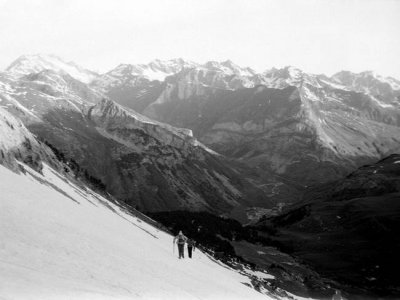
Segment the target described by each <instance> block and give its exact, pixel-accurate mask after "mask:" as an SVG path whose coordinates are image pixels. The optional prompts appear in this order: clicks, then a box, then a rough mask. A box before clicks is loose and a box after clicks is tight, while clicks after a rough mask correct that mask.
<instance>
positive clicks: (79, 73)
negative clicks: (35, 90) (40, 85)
mask: <svg viewBox="0 0 400 300" xmlns="http://www.w3.org/2000/svg"><path fill="white" fill-rule="evenodd" d="M43 70H51V71H54V72H57V73H64V74H65V73H66V74H68V75H70V76H72V77H73V78H75V79H76V80H79V81H81V82H83V83H89V82H91V81H92V80H93V79H95V78H96V77H97V76H98V74H97V73H95V72H93V71H89V70H87V69H84V68H82V67H80V66H78V65H77V64H75V63H73V62H65V61H64V60H62V59H61V58H59V57H58V56H55V55H49V54H47V55H46V54H33V55H22V56H20V57H19V58H17V59H16V60H15V61H14V62H13V63H11V65H9V66H8V68H7V69H6V71H7V72H10V73H12V74H14V75H16V76H23V75H28V74H32V73H39V72H41V71H43Z"/></svg>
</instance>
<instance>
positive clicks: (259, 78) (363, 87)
mask: <svg viewBox="0 0 400 300" xmlns="http://www.w3.org/2000/svg"><path fill="white" fill-rule="evenodd" d="M232 64H233V63H232ZM224 65H226V63H216V62H209V63H206V64H204V65H201V66H196V67H192V68H186V69H183V70H181V71H180V72H178V73H177V74H175V75H172V76H169V77H167V78H166V80H165V81H164V82H163V83H158V82H152V83H150V82H149V81H145V80H143V79H140V78H139V77H136V78H135V82H138V84H137V85H136V84H135V82H131V84H130V86H131V87H130V91H132V93H131V92H130V91H127V90H124V88H125V87H124V85H123V86H119V85H115V86H112V87H111V89H110V90H109V91H108V92H107V89H106V90H105V91H106V93H108V95H109V96H110V97H111V98H112V99H113V100H115V101H116V102H119V103H121V104H123V105H125V106H128V107H131V108H133V109H135V110H137V111H139V112H142V113H143V114H145V115H147V116H149V117H151V118H152V119H156V120H159V121H162V122H166V123H169V124H172V125H174V126H178V127H184V128H189V129H192V130H193V133H194V136H195V137H196V138H198V139H199V140H200V141H201V142H203V143H204V144H206V145H207V146H209V147H210V148H212V149H214V150H216V151H217V152H219V153H221V154H224V155H226V156H228V157H232V158H235V159H239V160H241V161H243V162H245V163H247V164H248V165H250V166H252V167H260V168H261V169H263V170H264V172H266V173H269V174H271V173H275V174H276V175H278V176H281V177H282V178H283V179H282V180H276V181H275V182H277V183H280V186H281V187H284V186H286V185H287V182H289V181H290V182H292V181H295V182H297V183H299V184H300V185H311V184H314V183H319V182H326V181H329V180H332V179H336V178H339V177H340V176H342V175H344V174H345V173H346V172H349V171H350V170H351V169H352V168H354V167H357V166H360V165H362V164H363V163H366V162H370V161H372V160H376V159H379V158H381V157H382V156H384V155H386V154H390V153H394V152H396V151H398V149H399V148H400V134H399V126H400V101H399V97H400V90H399V89H398V86H397V84H396V82H397V81H396V80H395V79H390V78H384V77H381V76H377V75H374V76H375V77H373V78H369V77H368V76H367V75H365V74H364V75H362V74H361V75H357V74H352V73H349V74H350V75H349V76H350V77H352V78H353V79H351V80H350V79H349V80H348V81H346V80H345V79H344V77H343V76H341V75H340V74H336V75H335V76H334V77H332V78H329V77H327V76H324V75H313V74H307V73H305V72H303V71H301V70H299V69H296V68H294V67H285V68H283V69H271V70H269V71H266V72H264V73H262V74H256V73H255V72H253V71H248V72H244V71H243V72H240V71H237V72H234V71H233V70H232V69H231V68H226V67H224ZM371 76H372V75H371ZM358 77H360V78H361V77H362V78H364V79H365V80H359V79H357V78H358ZM368 78H369V79H368ZM351 82H357V84H350V83H351ZM123 90H124V91H126V93H124V94H123V96H121V94H119V92H118V91H123ZM260 172H261V173H262V172H263V171H261V170H260ZM285 180H286V182H285ZM282 183H283V185H282ZM278 189H279V188H278ZM275 190H276V189H275Z"/></svg>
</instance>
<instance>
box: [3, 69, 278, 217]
mask: <svg viewBox="0 0 400 300" xmlns="http://www.w3.org/2000/svg"><path fill="white" fill-rule="evenodd" d="M101 97H102V95H101V93H99V92H98V91H96V90H94V89H93V88H91V87H89V86H87V85H86V84H84V83H82V82H80V81H78V80H76V79H74V78H72V77H71V76H70V75H69V74H64V73H60V72H55V71H53V70H43V71H40V72H39V73H32V74H28V75H24V76H22V77H19V78H16V77H15V76H14V75H13V74H10V73H9V72H5V73H1V74H0V100H1V102H0V105H2V106H4V107H6V108H7V110H8V111H9V112H10V113H12V114H13V115H15V116H17V117H18V118H20V119H21V120H23V121H24V123H25V124H26V125H27V126H29V129H30V130H32V131H33V132H34V133H35V134H36V135H37V136H39V137H40V138H42V139H44V140H46V141H48V142H50V143H51V144H53V145H55V146H56V147H57V148H58V149H61V151H62V152H63V153H64V154H65V155H67V156H68V157H71V158H73V159H74V160H76V161H77V162H79V163H80V164H82V165H83V166H84V167H85V168H86V169H88V170H89V171H90V172H91V173H92V174H94V175H95V176H96V177H98V178H100V179H101V180H102V181H103V182H104V183H105V184H106V186H107V188H108V191H109V192H110V193H112V194H113V195H115V196H117V197H118V198H119V199H122V200H123V201H126V202H128V203H130V204H131V205H133V206H138V207H140V208H142V209H145V210H148V211H157V210H170V209H182V208H187V209H193V210H199V209H207V210H210V211H215V212H217V211H218V212H229V211H230V210H231V209H232V208H233V207H236V206H241V205H246V206H247V205H249V204H251V203H253V204H254V203H258V205H261V206H267V207H269V206H271V205H272V203H271V202H269V201H264V200H263V198H264V197H263V192H262V191H261V190H260V189H258V188H257V187H255V186H254V185H253V184H252V183H250V182H248V181H246V179H242V178H240V175H239V173H238V172H237V171H236V170H235V169H234V168H233V167H231V166H230V163H229V162H228V161H226V160H225V159H224V158H223V157H221V156H219V155H218V154H216V153H215V152H214V151H212V150H210V149H209V148H207V147H206V146H204V145H202V144H201V143H200V142H199V141H198V140H197V139H196V138H194V137H193V135H192V132H191V130H189V129H183V128H176V127H173V126H171V125H168V124H165V123H161V122H158V121H154V120H151V119H149V118H148V117H145V116H143V115H140V114H138V113H136V112H135V111H132V110H129V109H128V108H123V107H121V106H119V105H117V104H116V103H113V102H112V101H109V100H106V99H103V100H100V99H101ZM95 103H97V104H95ZM88 153H90V155H88ZM194 174H196V176H193V175H194ZM132 182H135V184H132Z"/></svg>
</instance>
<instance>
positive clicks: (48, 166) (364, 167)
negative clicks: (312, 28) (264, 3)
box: [0, 55, 400, 299]
mask: <svg viewBox="0 0 400 300" xmlns="http://www.w3.org/2000/svg"><path fill="white" fill-rule="evenodd" d="M399 127H400V81H398V80H396V79H394V78H391V77H383V76H380V75H378V74H376V73H374V72H372V71H365V72H361V73H352V72H349V71H341V72H338V73H336V74H334V75H333V76H330V77H329V76H326V75H322V74H319V75H316V74H309V73H306V72H304V71H302V70H299V69H297V68H295V67H290V66H289V67H284V68H281V69H277V68H273V69H270V70H267V71H265V72H261V73H259V72H256V71H255V70H253V69H251V68H248V67H241V66H238V65H236V64H235V63H233V62H232V61H230V60H227V61H224V62H216V61H209V62H206V63H204V64H199V63H195V62H191V61H186V60H183V59H173V60H169V61H161V60H155V61H153V62H150V63H148V64H137V65H132V64H120V65H119V66H117V67H116V68H115V69H113V70H110V71H109V72H106V73H102V74H101V73H98V72H93V71H90V70H88V69H86V68H83V67H81V66H78V65H77V64H75V63H72V62H66V61H64V60H62V59H61V58H59V57H57V56H54V55H24V56H21V57H20V58H18V59H16V60H15V61H14V62H12V63H11V64H10V66H9V67H8V68H6V69H5V70H4V71H2V72H0V164H1V165H2V166H0V172H1V174H0V175H1V176H2V178H3V179H2V182H4V184H3V187H2V189H3V188H4V189H7V191H8V194H6V200H7V201H4V202H2V203H1V204H2V205H4V209H2V210H0V213H2V216H4V217H5V218H6V219H7V218H8V219H7V220H9V221H6V223H5V225H2V228H6V229H7V230H3V231H4V232H6V233H7V234H8V235H7V236H6V237H5V239H4V240H7V241H9V243H11V244H13V243H15V241H16V240H15V237H13V236H12V235H11V234H9V233H10V232H13V229H10V228H11V227H10V226H11V225H10V226H9V224H14V223H15V224H17V223H18V224H20V227H18V228H21V230H23V231H27V230H28V229H27V228H28V227H27V226H26V224H25V223H24V222H22V221H21V220H22V218H23V217H22V214H20V215H18V216H16V215H13V213H12V211H13V210H14V209H16V210H19V211H22V210H29V213H31V214H28V216H29V217H30V218H31V219H38V220H41V221H40V222H38V223H37V224H36V225H37V226H39V227H40V226H44V227H46V226H47V227H49V226H50V225H51V224H50V223H46V222H48V221H49V220H48V219H45V218H44V219H43V220H42V219H41V218H38V216H41V215H42V211H45V210H46V205H48V207H50V208H51V210H49V211H50V212H51V213H50V215H49V216H50V217H51V218H53V217H54V216H58V217H60V216H61V215H62V217H60V218H61V219H60V220H61V221H60V222H58V221H57V222H53V223H54V224H56V227H55V228H56V229H57V228H65V226H67V227H68V228H69V227H71V226H72V227H73V224H72V223H74V221H72V222H71V220H74V218H75V217H74V218H72V219H71V220H69V219H68V218H65V216H64V215H63V214H62V213H61V210H63V209H66V211H70V212H73V213H74V214H77V216H78V217H77V219H76V220H78V222H79V223H82V224H83V226H84V227H85V229H84V230H85V232H86V233H85V234H87V233H88V232H89V233H90V234H89V237H90V239H89V240H90V243H89V244H93V243H96V242H95V240H97V239H96V238H95V237H93V236H92V233H93V232H91V229H90V228H92V227H91V226H92V224H100V223H96V222H101V221H95V219H96V217H94V215H95V211H98V212H99V216H101V218H100V219H99V220H102V219H104V220H107V222H111V223H112V224H114V223H113V222H114V221H115V220H114V219H113V218H112V217H110V216H109V215H108V213H111V214H117V215H118V218H119V219H118V220H119V221H118V222H116V223H115V224H119V225H116V226H117V227H118V228H122V229H121V230H124V229H123V228H125V227H124V226H122V225H121V224H120V223H119V222H120V221H121V220H120V219H121V218H120V217H121V216H122V217H123V219H125V220H130V221H129V224H133V225H135V227H138V228H139V231H140V230H141V229H142V231H143V229H144V227H146V230H148V231H151V232H153V231H154V230H155V229H154V228H150V227H148V226H147V225H145V226H144V227H143V226H141V225H143V224H140V223H141V222H142V221H143V220H144V219H145V220H146V221H145V222H150V223H151V224H153V225H155V226H161V225H160V224H157V223H156V222H155V221H154V220H150V219H148V218H146V217H145V216H144V215H143V214H141V213H139V212H138V210H140V211H144V212H149V213H150V212H151V213H152V215H153V216H158V217H160V218H161V219H162V218H165V219H166V220H167V221H165V222H167V223H168V224H167V225H166V226H169V225H171V226H172V227H171V228H175V227H176V228H175V229H177V228H178V227H179V226H181V225H180V224H181V223H179V222H177V221H176V220H175V217H174V216H185V218H182V220H184V221H185V222H186V221H187V222H189V223H190V222H192V223H190V224H194V223H193V222H194V220H196V222H199V224H197V223H196V224H197V225H196V227H193V228H191V232H192V234H193V235H195V234H197V235H200V236H201V237H202V238H203V240H204V243H210V245H213V243H214V244H216V245H219V246H220V247H222V249H230V250H229V251H231V254H232V255H234V256H233V257H234V259H233V260H232V261H231V262H230V263H231V264H232V265H231V266H235V260H236V259H240V257H239V256H238V255H240V256H242V258H243V257H244V259H245V260H247V261H248V262H249V263H252V264H256V265H257V266H258V267H259V268H261V267H262V270H267V269H268V270H271V272H272V274H274V276H277V278H276V280H275V281H274V282H275V284H277V286H279V288H280V289H283V290H290V291H292V292H294V291H298V292H299V291H301V294H304V296H309V295H312V294H313V293H312V292H313V291H314V292H318V293H317V294H315V295H324V296H326V295H330V294H331V292H332V290H331V288H335V287H342V288H343V289H344V290H345V291H346V292H347V293H348V294H349V295H352V296H354V297H356V296H357V295H360V294H361V296H360V297H361V298H360V299H366V298H365V297H366V295H367V296H368V297H372V298H374V297H375V296H377V295H379V296H382V295H383V296H393V295H398V292H399V288H398V287H399V286H400V284H399V282H398V281H397V280H396V278H394V277H391V275H390V274H391V273H393V272H395V271H396V270H397V261H398V259H397V257H396V253H397V250H398V249H399V248H400V245H399V241H398V238H397V236H398V233H399V232H398V229H397V228H398V215H399V212H398V203H397V202H398V201H397V200H398V193H399V170H398V168H399V166H400V164H399V162H400V157H399V154H398V153H400V131H399V129H400V128H399ZM396 153H397V154H396ZM3 166H5V167H6V168H8V169H11V170H12V171H13V172H14V173H12V175H10V176H11V177H10V176H9V177H10V178H13V179H12V180H6V178H8V177H7V176H8V175H7V174H8V173H7V172H9V171H8V170H5V169H4V168H3ZM15 173H16V174H15ZM28 182H29V183H28ZM20 183H21V184H23V186H24V188H23V189H20V190H18V191H16V188H15V186H17V185H18V184H20ZM25 188H26V190H25ZM91 189H93V190H96V191H97V193H99V194H97V193H96V192H95V191H91ZM34 191H39V192H40V195H43V197H45V198H46V197H50V195H51V197H55V198H57V201H61V202H54V203H53V202H51V203H50V202H49V201H51V199H50V198H48V199H47V198H46V199H42V198H41V196H40V195H36V194H34ZM100 194H101V195H100ZM10 195H11V196H10ZM13 195H14V196H15V197H17V200H16V201H14V200H13V197H14V196H13ZM56 195H57V196H56ZM60 195H61V196H60ZM60 197H61V198H60ZM103 197H105V198H104V199H106V198H107V199H108V200H107V199H106V200H104V199H103ZM31 198H32V199H31ZM21 199H25V200H24V201H27V202H23V201H20V200H21ZM26 199H28V200H26ZM49 199H50V200H49ZM68 199H69V200H73V201H72V202H71V203H70V204H73V205H72V206H75V205H76V204H79V205H82V207H84V208H83V209H82V210H76V209H75V208H71V207H69V206H68V205H64V204H65V203H64V202H62V201H65V200H68ZM2 200H3V199H2ZM31 200H32V201H31ZM69 200H68V201H69ZM107 201H108V202H107ZM34 203H37V205H38V206H37V207H36V206H34V207H35V209H33V208H32V207H30V206H32V205H34ZM60 203H64V204H62V205H61V204H60ZM92 206H93V207H92ZM103 206H104V207H106V208H107V209H106V210H97V208H98V207H103ZM89 208H90V209H89ZM93 209H94V210H93ZM135 209H136V210H135ZM189 211H191V213H189ZM132 212H134V213H135V214H137V215H138V216H139V215H140V218H139V219H133V220H131V217H132ZM197 212H201V213H200V214H198V215H197ZM92 213H93V214H94V215H93V216H92V215H91V214H92ZM203 213H204V215H202V214H203ZM208 213H211V214H208ZM89 215H90V217H89ZM106 215H107V216H106ZM79 216H80V217H79ZM204 216H205V217H204ZM45 217H46V218H47V217H48V216H47V215H46V216H45ZM103 217H104V218H103ZM230 217H231V218H235V219H237V220H239V221H240V222H241V223H242V225H243V224H245V225H247V226H244V225H243V226H242V225H241V224H240V223H239V222H237V221H233V220H230V219H229V218H230ZM196 218H197V219H196ZM202 218H204V219H202ZM84 219H85V220H86V219H88V220H90V222H86V221H83V220H84ZM12 220H14V221H12ZM15 220H18V222H16V221H15ZM46 220H47V221H46ZM113 220H114V221H113ZM182 220H181V221H182ZM201 220H202V221H201ZM204 220H206V221H204ZM207 220H208V221H207ZM210 220H213V222H216V223H215V224H230V225H229V226H228V225H226V227H227V228H223V229H224V230H221V232H224V235H221V236H219V235H218V234H215V235H213V229H212V223H210V224H202V223H201V222H211V221H210ZM42 221H43V222H44V223H43V224H44V225H43V224H42V223H41V222H42ZM131 221H132V222H131ZM13 222H14V223H13ZM123 222H124V221H123ZM189 223H187V224H189ZM185 224H186V223H185ZM213 224H214V223H213ZM57 226H58V227H57ZM74 226H75V225H74ZM97 226H99V225H97ZM107 226H109V224H103V225H101V226H100V227H101V228H103V229H104V230H111V232H113V235H115V232H116V231H115V228H111V229H110V227H107ZM110 226H111V225H110ZM177 226H178V227H177ZM185 226H186V225H185ZM221 226H225V225H221ZM100 227H99V228H100ZM214 227H215V226H214ZM74 228H75V227H74ZM140 228H141V229H140ZM232 228H234V231H232ZM18 230H19V229H18ZM57 230H58V229H57ZM57 230H56V231H55V232H57ZM3 231H2V232H3ZM28 231H29V230H28ZM28 231H27V232H28ZM2 232H0V233H2ZM21 232H22V231H21ZM60 232H62V234H63V236H65V235H68V234H69V233H68V232H69V231H68V230H66V231H63V230H61V231H60ZM146 232H147V231H146ZM136 233H137V232H136ZM147 233H148V232H147ZM206 233H207V234H206ZM153 234H154V235H157V234H158V231H157V230H156V231H155V232H153ZM240 234H242V235H243V236H246V239H244V240H236V238H237V237H238V236H237V235H240ZM139 236H140V239H146V237H143V236H142V235H140V234H139ZM159 236H160V237H161V238H162V239H163V240H167V237H166V236H164V235H161V234H160V235H159ZM28 237H29V239H31V238H32V232H30V231H29V232H28V233H27V235H26V236H25V235H24V234H22V235H21V238H22V239H25V240H27V239H28ZM1 240H3V238H2V239H1ZM31 240H32V241H34V243H37V241H38V240H36V238H33V239H31ZM51 240H52V238H49V239H46V240H45V242H46V243H51V242H52V241H51ZM67 240H68V239H67ZM106 240H110V238H109V237H107V238H106ZM213 241H214V242H213ZM311 241H312V242H311ZM0 243H1V241H0ZM16 243H19V241H17V242H16ZM106 243H107V242H106ZM118 243H119V242H117V244H118ZM118 245H119V244H118ZM165 245H166V244H165V243H164V242H162V243H159V244H158V246H160V247H161V248H163V249H164V247H166V246H165ZM120 246H121V245H119V246H118V251H119V253H121V251H122V252H124V251H125V250H123V247H120ZM145 246H146V247H148V246H149V244H146V245H145ZM129 247H131V246H129ZM27 249H31V247H30V246H28V247H27ZM127 249H128V248H127ZM129 249H133V248H129ZM75 250H76V251H78V252H79V251H81V250H79V249H75ZM75 250H74V251H75ZM7 251H8V250H7ZM207 251H210V253H213V251H214V252H215V251H217V250H215V249H214V250H213V249H208V250H207ZM265 251H267V252H268V253H266V252H265ZM161 252H162V251H161ZM161 252H160V253H161ZM283 252H286V254H283ZM4 253H6V254H7V255H8V256H7V257H8V258H7V259H9V257H11V256H12V253H13V252H12V251H11V252H3V254H4ZM79 253H81V252H79ZM82 253H83V252H82ZM82 253H81V254H82ZM238 253H239V254H238ZM81 254H80V255H78V257H77V259H82V257H84V256H85V255H87V253H86V252H84V253H83V254H82V255H81ZM214 254H217V253H216V252H215V253H214ZM51 255H54V253H53V254H51ZM160 255H163V256H165V255H166V254H165V253H162V254H160ZM235 255H236V256H235ZM100 256H101V255H100ZM100 256H94V258H95V259H99V257H100ZM138 257H142V256H140V255H139V256H138ZM165 257H166V256H165ZM231 258H232V257H231ZM19 259H21V262H23V261H24V259H25V258H24V257H22V258H21V257H19ZM166 259H167V258H166ZM110 260H112V258H110V257H108V261H110ZM51 263H52V264H54V263H55V262H54V261H53V262H51ZM50 265H51V264H50ZM94 265H95V263H94V262H91V266H90V270H92V269H93V268H95V267H94ZM237 266H238V268H239V267H240V268H242V267H243V266H242V265H240V264H239V265H237ZM46 268H47V269H46V270H47V271H49V269H48V266H47V267H46ZM47 271H46V272H47ZM76 271H77V270H76ZM9 272H11V273H12V272H14V271H12V270H11V269H10V268H9ZM16 272H17V271H16ZM18 272H19V271H18ZM18 272H17V273H18ZM77 272H78V271H77ZM11 273H10V274H11ZM17 273H15V274H17ZM50 273H51V272H50ZM78 273H79V272H78ZM150 273H151V272H150ZM12 274H14V273H12ZM96 274H97V273H96ZM99 274H100V273H99ZM157 274H158V273H157ZM263 274H264V273H263ZM17 275H18V274H17ZM17 275H15V276H16V278H20V276H19V277H18V276H17ZM97 275H98V274H97ZM97 275H96V276H97ZM231 275H232V274H230V275H227V278H229V276H231ZM13 276H14V275H13ZM135 276H136V275H135ZM246 276H250V277H251V275H249V274H247V275H246ZM263 276H265V274H264V275H263ZM268 276H269V275H268ZM161 277H162V276H161ZM278 277H279V278H278ZM9 278H11V277H7V280H9ZM118 278H119V277H118ZM246 278H248V277H246ZM251 278H253V277H251ZM326 278H329V280H327V279H326ZM253 279H254V278H253ZM253 279H252V281H251V284H256V285H257V286H258V288H256V289H258V290H259V291H261V292H263V291H264V292H265V294H267V295H269V296H274V297H275V295H272V294H271V291H274V290H275V291H276V286H275V287H274V285H271V283H270V282H269V281H265V280H264V279H265V278H264V279H263V278H261V279H260V278H256V279H254V280H253ZM268 279H271V278H268ZM108 280H109V279H108ZM240 280H242V279H240ZM246 280H247V279H246ZM263 280H264V281H263ZM260 283H261V285H260ZM37 284H38V283H37V282H36V283H35V286H37ZM251 284H250V285H251ZM246 285H248V284H246ZM328 285H331V286H328ZM95 286H96V289H97V288H98V286H97V285H95ZM124 286H125V285H124ZM215 288H216V287H215ZM146 289H147V288H146ZM235 289H238V290H241V289H240V288H238V287H237V286H236V285H235ZM283 290H282V291H283ZM142 292H143V291H142ZM197 292H198V291H197ZM197 292H196V293H195V294H197ZM241 292H243V293H244V294H246V292H245V291H243V290H241ZM285 295H286V296H287V295H288V294H285ZM275 298H276V297H275ZM354 299H358V298H354Z"/></svg>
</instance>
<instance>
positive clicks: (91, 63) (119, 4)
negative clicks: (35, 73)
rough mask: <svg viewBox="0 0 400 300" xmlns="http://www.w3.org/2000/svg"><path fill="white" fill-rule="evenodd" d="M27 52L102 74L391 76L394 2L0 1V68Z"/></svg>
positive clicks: (397, 36)
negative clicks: (145, 68) (207, 69)
mask: <svg viewBox="0 0 400 300" xmlns="http://www.w3.org/2000/svg"><path fill="white" fill-rule="evenodd" d="M36 53H51V54H56V55H58V56H60V57H62V58H64V59H65V60H68V61H69V60H72V61H75V62H76V63H78V64H80V65H82V66H84V67H87V68H90V69H94V70H97V71H102V72H103V71H108V70H109V69H111V68H114V67H115V66H117V65H118V64H120V63H147V62H149V61H151V60H153V59H155V58H160V59H170V58H177V57H182V58H184V59H188V60H193V61H196V62H200V63H202V62H205V61H208V60H218V61H222V60H226V59H231V60H233V61H234V62H236V63H237V64H239V65H242V66H250V67H253V68H255V69H256V70H257V71H263V70H265V69H268V68H271V67H283V66H286V65H292V66H296V67H298V68H300V69H303V70H304V71H307V72H311V73H325V74H327V75H331V74H333V73H334V72H337V71H340V70H351V71H354V72H360V71H364V70H374V71H377V72H378V73H380V74H382V75H385V76H394V77H396V78H398V79H400V0H358V1H356V0H298V1H297V0H286V1H285V0H168V1H167V0H138V1H136V0H93V1H91V0H0V69H4V68H5V67H6V66H7V65H9V64H10V63H11V62H12V61H13V60H14V59H16V58H17V57H18V56H20V55H22V54H36Z"/></svg>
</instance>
